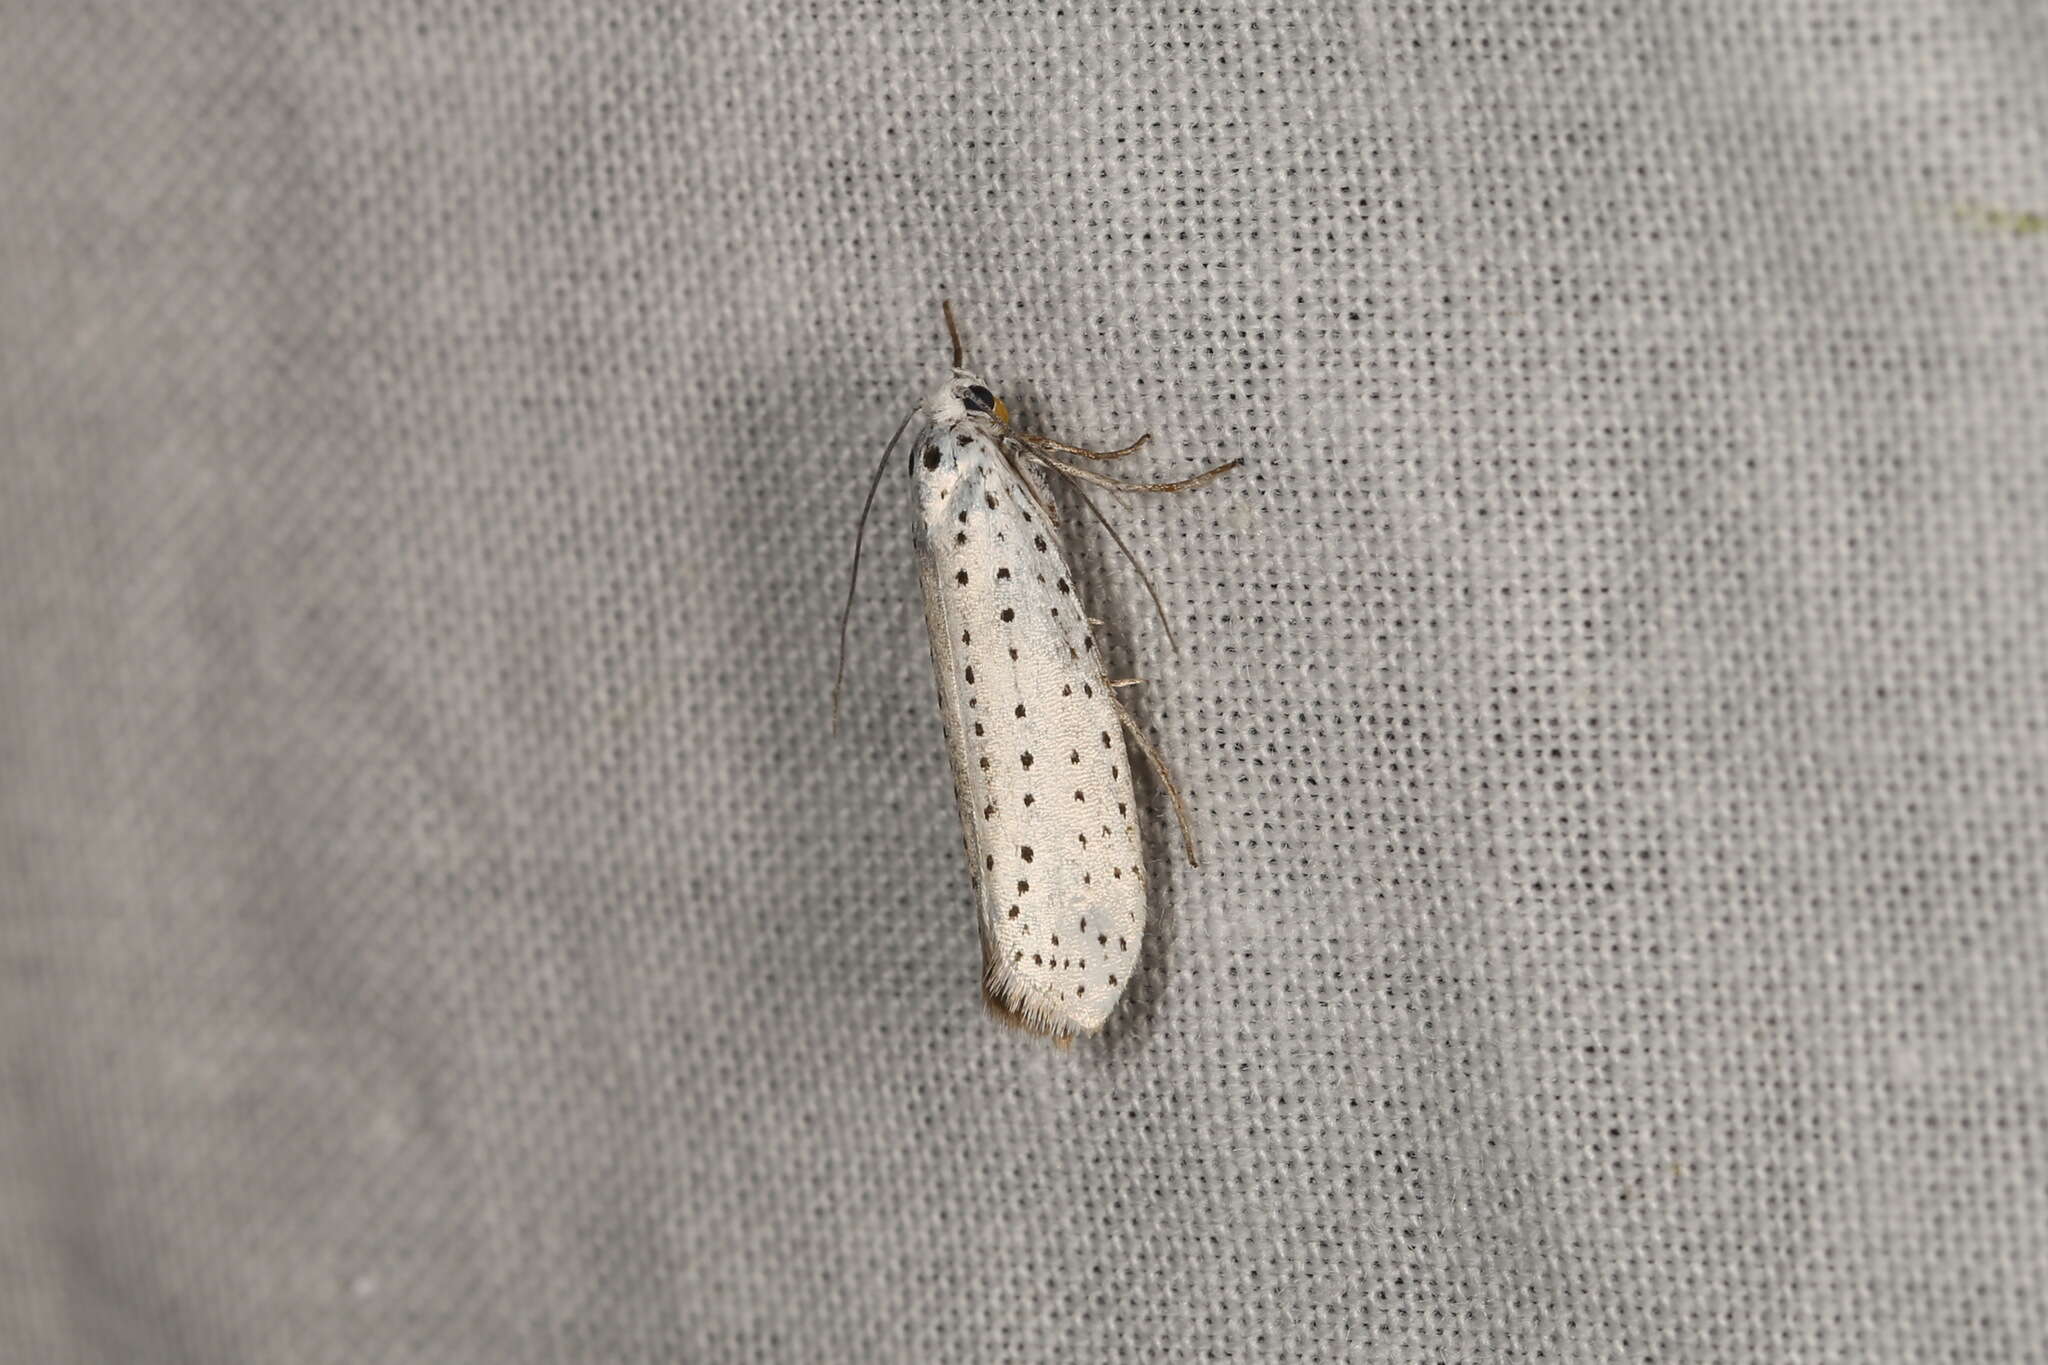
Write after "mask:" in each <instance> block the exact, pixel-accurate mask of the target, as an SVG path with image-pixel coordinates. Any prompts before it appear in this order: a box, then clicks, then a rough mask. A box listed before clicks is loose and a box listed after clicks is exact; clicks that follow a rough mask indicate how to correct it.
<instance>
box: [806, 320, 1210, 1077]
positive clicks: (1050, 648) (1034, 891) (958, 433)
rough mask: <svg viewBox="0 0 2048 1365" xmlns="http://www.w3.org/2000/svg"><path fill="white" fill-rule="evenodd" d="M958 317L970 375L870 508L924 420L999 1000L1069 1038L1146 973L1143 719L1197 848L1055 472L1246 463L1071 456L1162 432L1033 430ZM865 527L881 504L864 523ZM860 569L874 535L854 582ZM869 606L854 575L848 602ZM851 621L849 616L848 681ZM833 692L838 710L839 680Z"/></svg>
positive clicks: (1153, 488) (986, 965) (945, 633)
mask: <svg viewBox="0 0 2048 1365" xmlns="http://www.w3.org/2000/svg"><path fill="white" fill-rule="evenodd" d="M944 309H945V317H946V330H947V333H948V335H949V336H950V337H951V339H952V343H953V373H952V376H951V377H950V378H949V379H948V380H947V381H946V382H945V383H944V384H943V385H941V386H940V387H939V389H938V390H937V391H936V392H935V393H933V394H932V395H931V397H929V398H927V399H926V400H925V401H924V403H923V404H922V405H921V406H920V407H919V408H918V409H917V410H916V411H915V412H913V413H912V414H911V417H908V418H905V419H904V423H903V426H900V427H898V428H897V431H896V435H895V436H894V437H891V438H890V443H889V449H888V450H885V451H884V452H883V456H882V468H878V469H877V470H876V471H875V482H874V483H871V484H870V485H869V488H868V500H869V504H870V505H871V504H872V502H873V499H874V494H875V486H876V484H878V483H879V482H880V479H881V475H882V469H883V468H886V466H887V464H888V458H889V451H893V450H894V448H895V445H896V442H897V440H898V439H900V438H901V436H902V434H903V431H904V430H905V429H906V428H907V427H908V426H909V425H910V422H911V420H912V418H918V417H921V418H922V419H923V429H922V431H921V432H920V433H919V434H918V435H917V436H916V437H915V438H914V439H913V440H912V442H911V447H910V473H911V477H912V483H913V485H914V494H915V504H916V512H917V517H916V523H915V526H914V529H913V533H912V534H913V541H914V543H915V545H916V550H917V569H918V577H919V578H920V579H921V580H922V582H923V586H924V613H925V625H926V627H927V629H928V630H929V632H930V637H931V653H932V667H933V671H934V673H935V675H936V677H937V680H938V688H939V715H940V718H941V720H942V721H943V722H944V726H945V732H946V749H947V752H948V754H949V755H950V756H951V758H952V764H953V788H954V793H955V795H956V796H957V798H958V801H959V808H960V830H961V835H962V838H963V840H964V841H965V843H966V845H967V873H968V877H969V879H970V880H971V881H972V882H973V884H974V890H975V895H976V899H977V901H978V904H979V908H980V912H981V914H980V926H981V955H982V993H983V997H984V999H985V1000H986V1001H987V1004H988V1006H989V1008H990V1010H991V1011H993V1012H994V1013H995V1014H996V1015H997V1016H998V1017H999V1018H1001V1019H1003V1020H1005V1021H1006V1022H1009V1023H1012V1024H1015V1025H1017V1026H1019V1027H1021V1028H1024V1029H1027V1030H1030V1031H1031V1032H1034V1033H1041V1034H1046V1035H1049V1036H1051V1037H1054V1038H1058V1039H1066V1038H1070V1037H1071V1036H1073V1035H1074V1034H1077V1033H1094V1032H1096V1031H1097V1030H1099V1029H1100V1028H1101V1027H1102V1025H1103V1022H1104V1021H1105V1020H1106V1019H1108V1017H1109V1014H1110V1011H1111V1010H1113V1009H1114V1008H1115V1007H1116V1002H1117V1001H1118V999H1119V998H1121V996H1122V995H1123V992H1124V988H1125V987H1126V986H1127V985H1128V984H1129V983H1130V979H1131V974H1132V972H1133V971H1134V970H1135V969H1136V967H1137V964H1138V951H1139V947H1140V945H1141V943H1142V941H1143V939H1144V934H1145V862H1144V857H1143V854H1142V850H1141V847H1140V843H1139V834H1138V824H1137V800H1136V798H1135V797H1134V796H1133V795H1132V792H1131V764H1130V757H1129V755H1128V754H1127V753H1126V751H1125V748H1124V733H1125V731H1126V730H1129V732H1130V735H1131V737H1132V738H1133V739H1134V740H1136V741H1137V743H1138V746H1139V748H1140V749H1142V750H1143V751H1144V753H1145V754H1146V756H1147V757H1148V758H1149V759H1150V760H1151V761H1152V764H1153V768H1154V770H1155V772H1157V773H1158V775H1159V778H1160V780H1161V782H1162V784H1163V785H1164V786H1165V787H1166V790H1167V793H1168V795H1169V796H1170V797H1171V798H1172V801H1173V806H1174V812H1175V815H1176V816H1177V817H1178V819H1179V821H1180V825H1181V834H1182V838H1183V841H1184V842H1185V844H1186V849H1187V857H1188V861H1189V863H1191V864H1192V863H1194V862H1195V844H1194V837H1193V835H1192V833H1191V832H1190V831H1189V827H1188V818H1187V810H1186V807H1185V805H1184V804H1183V802H1182V801H1181V797H1180V792H1179V791H1178V790H1177V789H1176V788H1175V787H1174V785H1173V780H1172V778H1171V777H1170V776H1169V775H1168V774H1167V772H1166V768H1165V765H1164V764H1163V763H1162V762H1161V761H1160V758H1159V755H1158V753H1157V751H1155V750H1154V749H1153V748H1152V745H1151V744H1150V742H1148V741H1147V740H1146V739H1145V737H1144V735H1143V734H1142V733H1141V732H1140V731H1138V729H1137V728H1136V727H1135V726H1134V725H1133V724H1132V722H1131V718H1130V716H1129V714H1128V713H1127V712H1126V711H1125V710H1124V708H1123V707H1122V705H1121V704H1119V703H1118V701H1117V699H1116V689H1117V688H1119V687H1124V686H1129V685H1131V684H1133V683H1135V682H1136V681H1138V680H1137V679H1111V678H1110V677H1109V676H1108V674H1107V673H1106V672H1105V671H1104V667H1103V662H1102V648H1101V645H1100V642H1099V641H1098V640H1097V638H1096V634H1095V631H1096V627H1097V626H1098V625H1099V624H1100V623H1098V622H1096V621H1094V620H1093V619H1092V618H1090V616H1089V615H1088V611H1087V608H1086V607H1085V606H1084V605H1083V604H1082V601H1081V597H1080V592H1079V589H1078V587H1077V586H1076V584H1075V582H1074V572H1073V569H1072V568H1071V567H1070V566H1069V565H1068V563H1067V556H1066V553H1065V551H1064V550H1063V549H1062V548H1061V546H1060V539H1059V535H1058V529H1059V518H1058V514H1057V511H1056V509H1055V507H1054V505H1053V503H1052V501H1051V499H1050V498H1049V497H1048V496H1047V494H1046V491H1045V489H1044V488H1043V487H1041V486H1040V483H1039V479H1040V478H1041V477H1042V476H1043V475H1045V474H1057V475H1060V476H1061V477H1063V478H1066V479H1068V480H1070V481H1075V482H1079V483H1091V484H1095V485H1097V486H1099V487H1103V488H1110V489H1116V490H1119V491H1130V492H1153V493H1169V492H1178V491H1180V490H1183V489H1190V488H1199V487H1200V486H1202V485H1203V484H1206V483H1208V482H1210V481H1211V480H1213V479H1216V478H1219V477H1221V476H1222V475H1223V474H1226V473H1228V472H1229V471H1230V470H1232V469H1235V468H1236V467H1237V465H1238V463H1239V462H1238V461H1236V460H1231V461H1229V462H1228V463H1225V464H1221V465H1218V466H1216V467H1215V468H1213V469H1209V470H1205V471H1203V472H1202V473H1200V474H1197V475H1195V476H1194V477H1193V478H1189V479H1182V480H1180V481H1178V482H1174V483H1131V482H1127V481H1125V480H1122V479H1113V478H1109V477H1107V476H1105V475H1103V474H1100V473H1097V472H1095V471H1094V470H1091V469H1088V468H1086V467H1084V466H1082V465H1078V464H1074V463H1071V462H1069V460H1067V459H1064V458H1061V457H1063V456H1072V457H1077V458H1080V459H1086V460H1091V461H1102V460H1115V459H1121V458H1122V457H1124V456H1126V455H1129V454H1131V453H1133V452H1134V451H1136V450H1138V449H1140V448H1141V447H1143V446H1144V445H1145V444H1146V442H1147V441H1149V440H1150V439H1151V438H1150V436H1141V437H1139V438H1138V439H1137V440H1136V441H1133V442H1132V443H1131V444H1130V445H1128V446H1125V447H1124V448H1122V449H1121V450H1109V451H1095V450H1087V449H1083V448H1082V447H1079V446H1070V445H1065V444H1063V443H1061V442H1058V441H1053V440H1050V439H1048V438H1046V437H1043V436H1035V435H1030V434H1027V433H1024V432H1020V431H1018V430H1016V429H1015V428H1013V427H1012V426H1011V425H1010V414H1009V409H1008V407H1007V406H1006V405H1005V404H1004V403H1003V401H1002V400H1001V399H1000V398H997V397H996V396H995V394H994V393H993V392H992V391H991V390H990V389H989V387H988V385H987V384H986V383H984V382H983V380H982V379H981V378H980V376H978V375H975V374H973V373H970V372H969V371H967V370H966V369H963V368H962V367H961V362H962V359H963V353H962V349H961V345H960V333H959V329H958V327H957V326H956V325H955V324H954V321H953V310H952V307H951V305H950V304H946V305H944ZM1074 491H1075V492H1076V493H1079V492H1080V490H1079V489H1078V488H1076V489H1075V490H1074ZM1081 498H1082V501H1083V503H1084V505H1086V506H1088V507H1089V508H1090V509H1091V510H1093V506H1094V505H1093V504H1092V503H1090V502H1088V501H1087V498H1086V495H1085V494H1081ZM1098 515H1099V514H1098ZM866 519H867V508H866V507H863V509H862V512H861V521H862V530H863V533H864V532H865V526H866ZM1103 524H1104V526H1105V528H1107V527H1108V523H1107V522H1104V523H1103ZM1110 534H1111V535H1112V537H1114V536H1115V532H1114V530H1111V532H1110ZM1117 544H1118V546H1119V548H1122V541H1121V540H1120V539H1119V540H1118V541H1117ZM1126 553H1128V551H1126ZM1134 562H1135V561H1134ZM859 564H860V540H859V537H858V536H856V539H855V544H854V570H855V573H856V574H857V573H858V571H859ZM1141 573H1142V570H1141ZM1146 588H1147V590H1148V591H1149V590H1150V588H1151V584H1150V583H1149V582H1148V583H1147V584H1146ZM852 600H853V598H852V586H851V584H849V586H848V592H847V602H848V607H849V609H850V608H851V604H852ZM1154 602H1155V604H1156V602H1157V596H1156V594H1155V596H1154ZM1163 620H1164V614H1163V613H1162V622H1163ZM845 631H846V618H845V616H844V615H842V616H841V618H840V662H841V670H842V674H843V671H844V665H845V639H846V635H845ZM833 696H834V714H835V717H836V715H837V705H838V689H837V685H836V684H835V687H834V694H833Z"/></svg>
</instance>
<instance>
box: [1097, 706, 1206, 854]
mask: <svg viewBox="0 0 2048 1365" xmlns="http://www.w3.org/2000/svg"><path fill="white" fill-rule="evenodd" d="M1109 704H1110V705H1111V706H1114V707H1115V708H1116V717H1117V719H1118V720H1120V721H1122V722H1123V725H1124V729H1125V730H1127V731H1129V732H1130V736H1131V738H1132V739H1133V740H1135V741H1136V742H1137V745H1138V747H1139V748H1140V749H1142V750H1144V752H1145V759H1146V761H1147V762H1149V763H1150V764H1151V765H1152V772H1153V774H1154V775H1155V776H1156V777H1158V779H1159V784H1160V785H1161V786H1163V787H1165V788H1166V795H1167V799H1169V800H1170V801H1172V802H1173V817H1174V819H1175V820H1178V821H1179V822H1180V838H1181V842H1182V843H1183V844H1184V845H1186V847H1187V855H1188V866H1189V867H1200V866H1201V865H1202V864H1201V861H1200V860H1199V859H1198V858H1196V857H1195V826H1194V822H1193V821H1192V820H1190V819H1189V818H1188V803H1187V802H1185V801H1183V800H1181V799H1180V788H1179V787H1177V786H1175V785H1174V781H1173V774H1172V773H1171V772H1169V771H1168V770H1167V767H1166V760H1165V759H1163V758H1161V757H1160V756H1159V751H1158V750H1157V749H1155V748H1153V747H1152V741H1151V740H1149V739H1147V738H1146V737H1145V732H1144V731H1143V730H1140V729H1139V728H1138V722H1136V721H1135V720H1132V719H1131V713H1130V712H1128V711H1126V710H1124V707H1123V703H1122V702H1120V701H1118V700H1117V699H1116V698H1115V697H1113V696H1112V697H1111V698H1110V699H1109Z"/></svg>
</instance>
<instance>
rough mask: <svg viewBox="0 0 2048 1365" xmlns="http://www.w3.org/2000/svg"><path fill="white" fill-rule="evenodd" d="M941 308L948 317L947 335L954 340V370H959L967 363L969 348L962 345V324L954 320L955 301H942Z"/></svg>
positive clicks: (940, 301) (940, 302)
mask: <svg viewBox="0 0 2048 1365" xmlns="http://www.w3.org/2000/svg"><path fill="white" fill-rule="evenodd" d="M939 308H940V310H941V311H943V312H944V313H945V315H946V335H947V336H949V337H951V338H952V339H953V368H954V369H956V370H957V369H959V368H960V367H961V366H962V365H963V364H965V363H966V361H967V348H966V347H965V346H962V345H961V344H960V324H959V323H957V322H955V321H954V320H953V301H952V300H951V299H940V300H939Z"/></svg>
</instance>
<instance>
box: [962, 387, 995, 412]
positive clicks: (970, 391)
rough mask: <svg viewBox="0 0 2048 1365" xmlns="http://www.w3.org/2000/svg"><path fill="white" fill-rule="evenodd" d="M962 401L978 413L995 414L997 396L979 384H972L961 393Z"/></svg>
mask: <svg viewBox="0 0 2048 1365" xmlns="http://www.w3.org/2000/svg"><path fill="white" fill-rule="evenodd" d="M960 401H961V402H963V403H965V404H966V405H967V406H968V407H970V408H972V409H974V410H975V411H976V412H994V411H995V410H996V396H995V395H994V394H992V393H990V392H989V391H988V390H987V389H985V388H983V387H982V386H981V385H979V384H971V385H969V386H968V387H967V388H965V389H963V390H962V391H961V393H960Z"/></svg>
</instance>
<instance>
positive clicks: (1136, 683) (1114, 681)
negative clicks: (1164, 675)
mask: <svg viewBox="0 0 2048 1365" xmlns="http://www.w3.org/2000/svg"><path fill="white" fill-rule="evenodd" d="M1109 685H1110V687H1112V688H1118V687H1143V686H1144V685H1145V680H1144V679H1143V678H1111V679H1110V680H1109Z"/></svg>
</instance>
